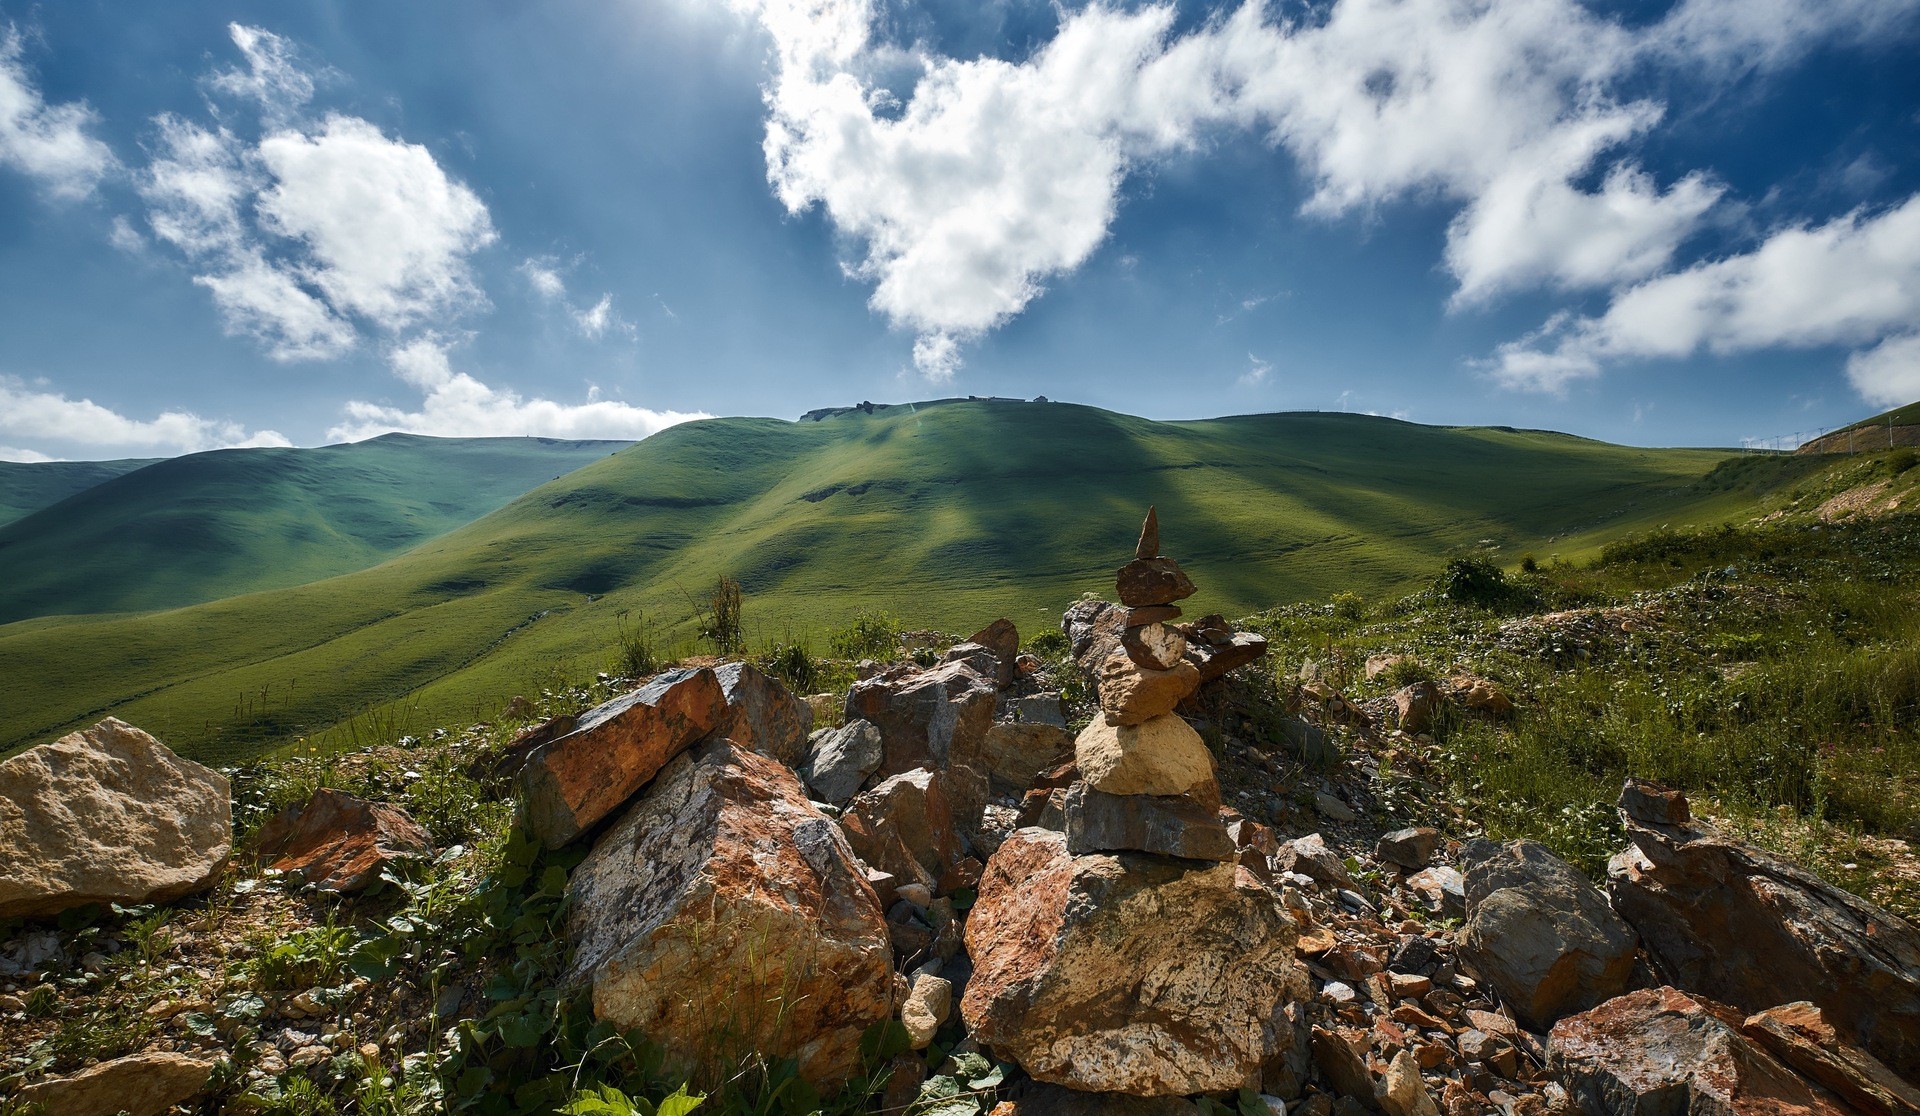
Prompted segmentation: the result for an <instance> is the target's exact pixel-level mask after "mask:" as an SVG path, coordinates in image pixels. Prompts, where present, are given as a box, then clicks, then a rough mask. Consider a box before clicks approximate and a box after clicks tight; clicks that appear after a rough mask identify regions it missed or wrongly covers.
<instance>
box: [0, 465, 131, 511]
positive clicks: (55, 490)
mask: <svg viewBox="0 0 1920 1116" xmlns="http://www.w3.org/2000/svg"><path fill="white" fill-rule="evenodd" d="M156 460H158V459H157V458H137V457H133V458H127V459H125V460H122V461H0V527H4V526H6V525H7V524H9V523H12V522H13V521H14V520H16V519H20V518H23V517H25V516H28V515H32V514H33V513H34V512H37V511H39V510H40V509H41V508H46V507H52V506H53V505H54V504H57V503H59V502H60V501H62V500H64V499H66V498H67V497H69V496H72V495H73V494H74V493H76V492H85V491H86V490H87V489H89V488H92V487H93V486H94V485H96V484H101V483H103V482H105V481H110V480H112V479H113V478H115V477H118V476H123V475H125V474H127V473H131V472H133V471H134V470H135V469H142V468H145V467H146V466H148V465H151V464H153V463H154V461H156Z"/></svg>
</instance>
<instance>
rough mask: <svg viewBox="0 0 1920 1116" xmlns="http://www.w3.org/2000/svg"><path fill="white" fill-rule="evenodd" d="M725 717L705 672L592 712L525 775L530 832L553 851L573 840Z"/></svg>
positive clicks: (530, 763) (671, 679)
mask: <svg viewBox="0 0 1920 1116" xmlns="http://www.w3.org/2000/svg"><path fill="white" fill-rule="evenodd" d="M728 714H729V710H728V708H727V696H726V693H725V691H724V690H723V689H722V688H721V685H720V679H719V677H718V676H716V675H715V674H714V672H713V671H712V670H711V669H710V668H707V667H701V668H700V669H698V670H678V671H674V672H672V673H670V674H663V675H661V676H660V677H658V678H655V679H654V680H653V681H651V682H649V683H647V684H646V685H645V686H642V687H641V688H640V689H638V690H635V691H633V692H632V693H630V694H625V695H623V696H621V697H617V698H615V699H614V700H612V701H610V702H607V703H606V704H604V705H601V706H598V707H596V708H594V709H592V710H590V711H588V712H587V713H586V715H584V716H582V717H581V718H580V721H579V723H578V724H577V725H576V726H575V727H574V729H573V731H571V732H569V733H567V734H566V735H564V736H561V737H559V738H558V739H555V740H553V741H550V742H548V743H546V744H543V745H541V746H540V747H539V748H538V749H536V750H535V751H534V753H533V754H532V755H531V756H529V757H528V759H527V763H526V766H525V767H524V768H522V769H521V772H520V786H521V790H522V793H523V797H524V798H525V800H526V806H527V826H528V828H529V829H531V830H532V831H533V833H534V835H535V836H537V837H539V838H540V840H541V841H543V842H544V843H545V844H546V845H547V847H548V848H555V849H557V848H559V847H560V846H562V845H565V844H567V843H568V842H571V841H572V840H574V839H575V838H577V837H579V836H580V835H581V834H582V833H585V832H586V831H587V830H588V829H591V828H592V827H593V826H594V825H596V824H598V823H599V822H600V821H602V820H603V819H605V818H606V817H608V816H609V815H611V814H612V813H613V812H614V811H615V810H618V809H619V808H620V807H622V806H624V805H626V803H627V800H628V799H630V798H632V797H633V795H634V793H635V792H636V791H638V790H639V789H640V788H641V787H644V786H646V785H647V782H648V781H649V780H650V779H652V778H653V777H654V776H655V775H656V774H658V773H659V771H660V769H661V768H662V767H664V766H665V765H666V763H667V761H668V760H670V759H672V758H673V757H675V756H677V755H679V754H680V753H681V752H682V751H685V750H686V748H687V746H688V745H690V744H692V743H693V742H694V741H696V740H699V739H700V738H701V737H703V736H706V735H707V734H708V733H710V732H712V731H713V729H714V728H715V726H717V725H719V724H720V723H721V722H722V720H724V719H725V718H726V717H727V716H728Z"/></svg>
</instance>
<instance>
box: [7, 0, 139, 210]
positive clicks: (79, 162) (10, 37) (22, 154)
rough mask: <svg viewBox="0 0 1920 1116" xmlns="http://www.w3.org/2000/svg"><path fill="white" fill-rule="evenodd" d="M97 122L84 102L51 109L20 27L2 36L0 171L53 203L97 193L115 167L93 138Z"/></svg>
mask: <svg viewBox="0 0 1920 1116" xmlns="http://www.w3.org/2000/svg"><path fill="white" fill-rule="evenodd" d="M98 123H99V118H98V116H96V114H95V113H94V111H93V109H92V108H90V107H88V105H87V104H86V102H84V101H69V102H64V103H61V104H49V103H48V102H47V101H46V99H45V98H44V97H43V96H42V95H41V93H40V87H39V86H38V84H36V82H35V80H34V75H33V73H32V71H31V70H29V69H28V67H27V62H26V57H25V44H24V42H23V40H22V37H21V35H20V31H19V29H18V28H16V27H12V26H8V27H7V28H5V30H3V31H0V167H11V168H13V169H14V170H17V171H19V172H21V173H22V174H25V175H26V176H27V177H29V178H31V179H33V180H34V181H35V182H37V183H38V184H39V186H40V188H41V189H42V190H44V191H45V192H46V193H47V194H48V195H49V196H51V197H54V198H60V199H66V200H73V199H78V198H84V197H86V196H87V195H89V194H91V193H93V191H94V187H95V186H97V185H98V184H99V183H100V180H101V179H102V178H105V177H106V176H107V174H108V173H109V172H111V171H112V170H113V169H114V167H115V166H116V161H115V159H114V157H113V152H112V151H111V150H110V149H108V147H107V145H106V144H105V143H104V142H102V141H101V140H100V139H99V138H98V137H97V136H95V135H94V134H93V129H94V128H95V126H96V125H97V124H98Z"/></svg>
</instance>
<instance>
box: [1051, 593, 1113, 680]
mask: <svg viewBox="0 0 1920 1116" xmlns="http://www.w3.org/2000/svg"><path fill="white" fill-rule="evenodd" d="M1127 624H1128V610H1127V609H1125V608H1122V607H1120V606H1119V605H1117V604H1114V603H1112V602H1111V601H1097V600H1088V601H1075V602H1074V603H1073V604H1071V605H1068V606H1067V610H1066V611H1065V612H1064V613H1061V615H1060V630H1061V631H1062V632H1063V633H1065V634H1066V637H1067V650H1068V651H1070V652H1071V653H1072V654H1073V664H1074V665H1075V666H1077V667H1079V668H1080V673H1081V674H1083V675H1085V676H1086V677H1087V678H1088V680H1092V679H1093V677H1094V675H1095V673H1096V672H1097V671H1098V670H1099V669H1100V664H1102V663H1104V662H1106V661H1107V660H1108V659H1110V658H1112V657H1113V655H1114V653H1115V652H1117V651H1120V650H1121V646H1120V641H1121V638H1122V637H1123V636H1124V635H1125V634H1126V629H1127Z"/></svg>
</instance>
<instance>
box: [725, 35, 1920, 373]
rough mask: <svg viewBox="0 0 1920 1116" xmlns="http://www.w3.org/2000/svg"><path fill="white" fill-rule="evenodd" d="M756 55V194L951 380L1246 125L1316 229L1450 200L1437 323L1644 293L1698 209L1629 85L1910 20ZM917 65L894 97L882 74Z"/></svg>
mask: <svg viewBox="0 0 1920 1116" xmlns="http://www.w3.org/2000/svg"><path fill="white" fill-rule="evenodd" d="M735 4H736V6H737V7H739V8H742V9H743V10H746V11H748V12H751V13H752V14H754V15H755V16H757V18H758V19H759V20H760V22H761V23H762V24H763V25H764V26H765V28H766V29H767V31H768V32H769V34H770V37H771V39H772V41H773V45H774V61H773V69H774V73H773V78H772V81H771V82H770V84H769V86H768V88H767V92H766V100H767V107H768V119H767V126H766V138H765V144H764V146H765V153H766V158H767V166H768V177H769V181H770V183H771V185H772V187H773V189H774V191H775V193H776V194H777V196H778V197H779V199H780V200H781V202H782V203H783V204H784V205H785V206H786V207H787V208H788V209H789V210H791V211H794V212H799V211H803V210H805V209H807V208H809V207H812V206H815V205H817V206H819V207H820V208H821V209H822V210H823V211H824V212H825V214H826V216H827V217H828V219H829V220H831V221H832V223H833V224H834V226H835V227H836V228H837V229H838V230H840V231H841V232H842V233H844V234H846V235H848V236H849V237H850V238H851V240H852V241H853V242H854V243H855V244H856V245H857V250H856V254H855V255H854V257H853V258H852V259H851V260H850V262H849V264H848V272H849V274H850V275H851V276H853V277H855V278H857V279H861V280H864V281H867V282H870V283H872V284H873V293H872V296H871V305H872V307H873V309H874V310H876V311H877V312H879V313H881V314H883V315H884V316H885V317H886V318H887V319H888V320H889V321H890V322H891V323H893V324H894V325H896V326H898V327H900V328H903V329H907V330H911V331H912V332H914V333H915V334H916V335H917V336H918V337H919V342H918V343H916V345H915V353H916V357H917V358H918V359H919V360H920V361H921V367H922V369H923V370H924V371H925V372H926V373H927V374H928V375H929V376H930V377H931V378H934V379H941V378H944V377H947V376H950V375H951V374H952V372H953V370H954V369H955V368H956V367H957V366H958V363H959V359H960V357H959V346H961V345H963V344H964V343H965V342H967V341H968V340H970V339H973V338H976V337H978V336H979V335H981V334H982V333H984V332H985V331H987V330H990V329H992V328H994V327H995V326H997V325H999V324H1001V323H1003V322H1004V321H1006V320H1007V319H1008V318H1010V317H1011V316H1013V315H1015V314H1018V313H1020V312H1021V311H1022V310H1023V309H1024V308H1025V307H1026V306H1027V305H1028V304H1029V303H1030V302H1031V301H1032V300H1033V299H1034V298H1035V297H1036V296H1038V295H1039V294H1040V292H1041V291H1042V289H1043V288H1044V286H1045V284H1046V283H1047V282H1048V281H1049V280H1051V279H1053V278H1055V277H1057V276H1060V275H1063V274H1066V273H1069V272H1071V271H1073V270H1074V269H1076V268H1078V267H1079V266H1080V265H1081V264H1083V263H1084V262H1085V261H1086V260H1087V258H1088V257H1089V256H1090V255H1091V254H1092V252H1093V251H1094V250H1095V249H1096V248H1097V247H1098V246H1099V245H1100V243H1101V241H1102V240H1103V239H1104V238H1105V237H1106V235H1107V231H1108V229H1109V227H1110V226H1111V224H1112V221H1113V218H1114V215H1115V213H1116V211H1117V208H1118V205H1119V202H1120V197H1121V190H1122V187H1123V184H1124V183H1125V181H1126V180H1127V178H1128V176H1129V175H1130V174H1132V173H1133V172H1134V171H1136V170H1137V169H1138V168H1139V167H1141V166H1142V165H1144V164H1149V163H1151V162H1153V161H1155V160H1159V159H1165V158H1170V157H1174V156H1176V155H1178V154H1180V153H1183V152H1188V151H1193V150H1197V149H1200V148H1202V147H1204V146H1205V145H1206V144H1207V143H1209V142H1211V141H1213V140H1214V139H1215V137H1218V136H1221V135H1226V134H1231V133H1236V132H1238V133H1245V132H1253V133H1257V134H1260V135H1262V136H1264V137H1266V138H1267V139H1268V140H1269V141H1271V142H1273V143H1276V144H1278V145H1281V146H1283V147H1284V148H1285V149H1286V150H1288V151H1289V152H1290V153H1291V154H1292V155H1293V156H1294V157H1295V159H1296V160H1297V162H1298V164H1299V166H1300V167H1301V169H1302V172H1303V173H1304V174H1305V176H1306V177H1307V179H1308V181H1309V182H1310V184H1311V187H1312V195H1311V199H1310V200H1309V202H1308V203H1307V211H1308V212H1309V213H1312V214H1319V215H1322V216H1327V217H1338V216H1341V215H1345V214H1349V213H1352V212H1356V211H1359V212H1365V211H1368V210H1371V209H1372V208H1374V207H1376V206H1379V205H1382V204H1385V203H1388V202H1392V201H1396V200H1401V199H1405V198H1409V197H1440V198H1443V199H1446V200H1447V201H1449V202H1450V203H1452V204H1453V205H1454V206H1456V207H1457V211H1456V212H1457V215H1456V216H1455V218H1454V220H1453V221H1452V223H1451V225H1450V227H1449V229H1448V238H1447V247H1446V252H1445V264H1446V267H1447V269H1448V270H1449V272H1450V273H1451V274H1452V275H1453V276H1454V277H1455V279H1456V280H1457V282H1458V288H1457V291H1456V295H1455V302H1456V304H1467V303H1472V302H1476V301H1481V300H1485V299H1488V298H1491V297H1494V296H1496V295H1498V294H1500V293H1502V292H1505V291H1509V290H1513V289H1515V288H1520V287H1526V286H1537V285H1544V286H1548V287H1554V288H1565V289H1578V288H1592V287H1606V286H1611V285H1615V284H1619V283H1623V282H1631V281H1634V280H1638V279H1644V278H1646V277H1647V276H1650V275H1654V274H1657V273H1659V272H1660V271H1662V270H1664V269H1665V268H1667V267H1668V266H1670V265H1671V263H1672V261H1673V259H1674V257H1675V253H1676V252H1677V250H1678V249H1679V247H1680V246H1681V244H1682V243H1683V242H1684V241H1685V240H1686V238H1687V237H1688V236H1690V235H1691V234H1693V233H1694V232H1695V231H1696V230H1697V229H1698V228H1699V227H1700V226H1701V224H1702V222H1703V221H1704V220H1705V219H1706V218H1707V215H1708V214H1709V213H1710V211H1712V210H1713V209H1714V207H1715V206H1716V205H1717V204H1718V203H1719V202H1720V200H1721V198H1722V196H1723V194H1724V192H1725V189H1724V187H1723V186H1721V185H1720V184H1719V183H1717V182H1716V181H1714V180H1713V178H1712V177H1711V176H1710V175H1708V174H1705V173H1695V174H1688V175H1684V176H1682V177H1680V178H1679V179H1677V180H1675V181H1671V182H1665V183H1663V182H1660V181H1658V180H1656V179H1655V178H1654V177H1653V176H1652V175H1651V174H1649V173H1648V172H1647V171H1646V170H1645V169H1644V168H1643V167H1642V166H1641V165H1640V164H1639V163H1638V162H1637V161H1636V160H1635V159H1634V158H1633V157H1632V154H1631V151H1630V146H1631V145H1632V144H1633V143H1635V142H1637V141H1638V140H1640V139H1641V138H1643V137H1644V136H1645V135H1647V134H1648V133H1649V132H1650V131H1652V130H1653V129H1654V128H1656V127H1657V126H1658V124H1659V123H1660V121H1661V119H1662V118H1663V115H1664V113H1665V106H1664V105H1661V104H1659V103H1655V102H1651V101H1647V100H1643V99H1638V100H1637V99H1632V98H1628V97H1625V96H1624V95H1623V94H1622V93H1621V92H1620V91H1619V87H1620V86H1621V85H1623V84H1624V82H1625V79H1626V78H1627V77H1629V76H1630V75H1632V74H1634V73H1636V72H1640V71H1642V70H1643V69H1644V68H1646V67H1648V66H1660V67H1667V68H1669V69H1671V68H1679V67H1695V66H1701V65H1707V66H1712V67H1715V68H1744V69H1755V68H1761V67H1765V66H1775V65H1780V64H1783V63H1785V62H1787V61H1790V60H1791V59H1793V58H1794V57H1797V56H1798V55H1800V54H1802V53H1804V52H1805V51H1807V50H1810V49H1813V48H1814V47H1815V46H1817V45H1819V44H1821V43H1823V42H1827V41H1833V40H1847V41H1852V40H1862V39H1868V38H1871V37H1872V35H1873V34H1875V33H1884V32H1885V31H1886V30H1887V29H1889V28H1891V27H1892V26H1893V25H1894V23H1895V22H1896V21H1897V20H1901V19H1906V18H1908V17H1910V16H1911V14H1912V12H1913V11H1914V9H1915V7H1916V4H1915V0H1878V2H1876V0H1839V2H1835V3H1822V2H1815V0H1751V2H1749V0H1683V3H1681V4H1680V5H1679V6H1678V7H1677V8H1676V9H1674V10H1673V11H1672V12H1670V13H1669V14H1668V16H1667V17H1666V18H1665V19H1663V20H1660V21H1657V22H1655V23H1652V24H1648V25H1644V26H1641V27H1636V28H1629V27H1627V26H1625V25H1623V24H1621V23H1619V22H1616V21H1614V20H1612V19H1609V18H1606V17H1604V16H1601V15H1599V14H1596V13H1595V12H1594V11H1592V10H1590V9H1589V8H1587V7H1586V6H1584V5H1582V4H1580V3H1578V2H1576V0H1335V2H1334V3H1333V4H1331V5H1330V6H1328V7H1325V8H1321V9H1317V10H1314V11H1309V12H1307V13H1305V14H1302V15H1301V16H1300V17H1299V18H1291V19H1290V18H1282V17H1280V16H1278V15H1276V14H1275V12H1274V11H1273V10H1272V9H1271V8H1270V6H1269V5H1268V4H1267V3H1264V2H1263V0H1247V2H1245V3H1243V4H1241V5H1240V6H1239V7H1238V8H1236V9H1234V10H1233V11H1232V12H1230V13H1228V14H1226V15H1225V16H1223V17H1221V18H1217V19H1215V20H1212V21H1210V22H1208V23H1206V24H1204V25H1202V26H1201V27H1199V28H1197V29H1194V30H1192V31H1189V32H1187V33H1186V34H1183V35H1181V34H1175V32H1174V30H1173V28H1174V24H1175V13H1174V11H1173V9H1172V8H1171V7H1170V6H1166V5H1147V6H1144V7H1139V8H1136V9H1133V10H1120V9H1116V8H1112V7H1108V6H1105V5H1103V4H1098V3H1096V4H1093V5H1091V6H1089V7H1086V8H1083V9H1080V10H1077V11H1073V12H1071V13H1069V14H1066V15H1064V16H1063V18H1062V20H1061V24H1060V27H1059V30H1058V32H1057V34H1056V35H1055V36H1054V38H1053V39H1051V40H1050V41H1048V42H1046V43H1044V44H1041V45H1040V46H1039V47H1038V48H1037V49H1036V50H1035V51H1034V52H1033V54H1032V55H1031V57H1029V58H1027V59H1025V60H1024V61H1020V62H1008V61H1003V60H1000V59H995V58H976V59H956V58H949V57H944V56H941V55H939V54H937V53H934V52H932V51H931V50H928V49H926V48H925V47H923V46H922V47H917V48H916V49H915V51H913V52H907V51H903V50H902V49H901V48H899V47H897V46H891V45H888V44H886V43H884V42H882V41H878V39H877V35H876V27H877V26H878V25H879V20H878V16H877V12H876V8H875V6H874V4H873V3H871V2H870V0H735ZM903 69H906V70H911V71H913V73H914V75H915V76H916V77H917V81H916V82H915V84H914V85H913V88H912V90H911V93H910V94H909V95H908V96H906V97H905V98H904V101H903V99H902V98H901V97H900V96H899V95H898V94H896V93H895V92H894V91H893V90H891V89H888V88H886V87H884V86H883V84H882V80H881V76H880V75H897V74H898V73H899V72H901V71H902V70H903Z"/></svg>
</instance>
